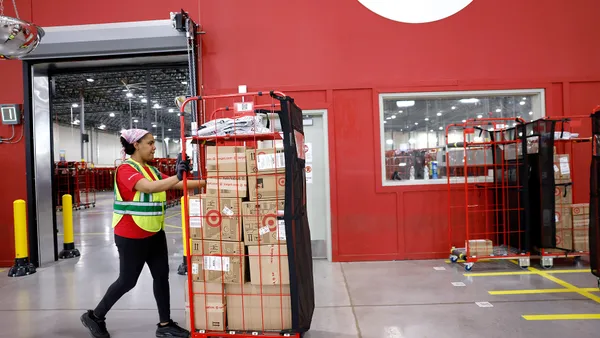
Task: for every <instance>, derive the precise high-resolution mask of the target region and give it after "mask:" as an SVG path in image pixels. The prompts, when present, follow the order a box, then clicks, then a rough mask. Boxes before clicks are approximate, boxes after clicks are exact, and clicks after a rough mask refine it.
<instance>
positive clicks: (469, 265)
mask: <svg viewBox="0 0 600 338" xmlns="http://www.w3.org/2000/svg"><path fill="white" fill-rule="evenodd" d="M472 269H473V263H467V264H465V270H466V271H471V270H472Z"/></svg>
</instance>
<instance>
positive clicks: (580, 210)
mask: <svg viewBox="0 0 600 338" xmlns="http://www.w3.org/2000/svg"><path fill="white" fill-rule="evenodd" d="M572 210H573V211H572V212H573V219H574V220H575V219H589V216H590V205H589V204H588V203H581V204H573V205H572Z"/></svg>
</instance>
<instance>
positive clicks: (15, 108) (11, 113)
mask: <svg viewBox="0 0 600 338" xmlns="http://www.w3.org/2000/svg"><path fill="white" fill-rule="evenodd" d="M0 113H2V124H5V125H15V124H19V123H21V107H20V106H19V105H18V104H2V105H0Z"/></svg>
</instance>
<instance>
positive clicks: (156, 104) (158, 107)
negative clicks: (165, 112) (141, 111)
mask: <svg viewBox="0 0 600 338" xmlns="http://www.w3.org/2000/svg"><path fill="white" fill-rule="evenodd" d="M152 108H154V109H160V104H158V103H155V104H154V106H153V107H152Z"/></svg>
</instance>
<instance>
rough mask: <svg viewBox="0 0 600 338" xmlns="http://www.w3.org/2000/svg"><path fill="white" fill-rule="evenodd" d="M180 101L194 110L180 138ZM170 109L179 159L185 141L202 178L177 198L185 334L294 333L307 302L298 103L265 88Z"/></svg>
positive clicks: (309, 309) (308, 263) (310, 289)
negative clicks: (194, 189) (176, 115)
mask: <svg viewBox="0 0 600 338" xmlns="http://www.w3.org/2000/svg"><path fill="white" fill-rule="evenodd" d="M190 103H191V104H198V106H199V108H198V111H199V113H198V115H197V116H192V123H191V131H187V132H188V135H190V134H191V136H186V126H185V116H184V115H185V114H186V113H185V112H186V110H185V108H186V105H187V104H190ZM223 107H224V108H223ZM180 108H181V113H180V119H181V139H182V150H183V151H182V154H183V159H184V160H185V158H186V157H187V155H189V152H187V149H186V148H187V146H186V140H187V141H191V144H192V152H191V153H192V157H193V158H194V160H195V161H194V163H193V165H194V171H195V174H194V176H196V177H194V178H201V179H204V180H206V182H207V186H206V188H205V189H202V190H203V191H202V192H201V193H200V194H197V195H193V196H189V195H188V194H186V195H185V198H184V222H185V229H186V231H185V243H186V246H187V247H188V250H187V252H188V254H187V266H189V267H191V269H189V270H188V272H189V273H188V280H187V283H186V290H185V297H186V312H187V313H186V317H187V318H188V319H187V321H188V325H187V326H188V328H190V331H191V332H192V337H202V338H205V337H226V336H234V337H244V338H246V337H248V338H249V337H253V336H258V335H259V336H267V337H268V336H273V337H275V336H295V337H301V336H302V335H303V334H304V333H305V332H306V331H308V330H309V329H310V325H311V322H312V315H313V311H314V307H315V303H314V282H313V270H312V254H311V244H310V229H309V225H308V218H307V211H306V177H305V156H304V154H305V148H304V132H303V124H302V111H301V109H300V108H298V106H297V105H296V104H295V103H294V100H293V99H292V98H291V97H288V96H286V95H284V94H282V93H279V92H273V91H272V92H254V93H245V94H232V95H218V96H205V97H191V98H188V99H186V100H185V102H184V103H183V104H182V105H181V107H180ZM231 108H233V109H231ZM192 111H194V110H192ZM207 112H209V113H208V114H207ZM210 112H212V113H210ZM217 113H219V114H218V115H219V117H216V114H217ZM227 116H229V117H227ZM278 123H280V125H281V132H279V131H278V130H277V128H276V125H277V124H278ZM186 152H187V153H186ZM196 159H197V160H196ZM188 176H189V175H186V176H185V178H184V180H183V184H184V191H188V190H187V187H188V180H189V179H190V177H188Z"/></svg>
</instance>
